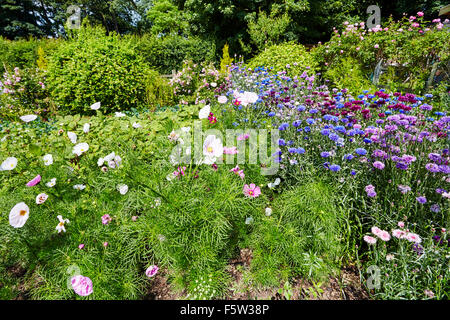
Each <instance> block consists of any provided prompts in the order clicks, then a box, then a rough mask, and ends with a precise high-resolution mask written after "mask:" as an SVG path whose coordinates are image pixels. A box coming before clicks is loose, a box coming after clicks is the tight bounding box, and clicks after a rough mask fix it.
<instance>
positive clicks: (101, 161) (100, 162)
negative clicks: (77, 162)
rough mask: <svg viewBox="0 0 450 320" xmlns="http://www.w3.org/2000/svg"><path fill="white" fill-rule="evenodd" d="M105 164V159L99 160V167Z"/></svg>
mask: <svg viewBox="0 0 450 320" xmlns="http://www.w3.org/2000/svg"><path fill="white" fill-rule="evenodd" d="M104 163H105V159H103V158H99V159H98V160H97V165H98V166H99V167H101V166H102V165H103V164H104Z"/></svg>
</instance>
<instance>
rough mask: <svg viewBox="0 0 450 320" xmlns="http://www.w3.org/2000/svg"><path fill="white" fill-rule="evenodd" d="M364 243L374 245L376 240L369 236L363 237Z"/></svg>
mask: <svg viewBox="0 0 450 320" xmlns="http://www.w3.org/2000/svg"><path fill="white" fill-rule="evenodd" d="M364 241H365V242H367V243H368V244H375V243H376V242H377V239H375V238H374V237H371V236H364Z"/></svg>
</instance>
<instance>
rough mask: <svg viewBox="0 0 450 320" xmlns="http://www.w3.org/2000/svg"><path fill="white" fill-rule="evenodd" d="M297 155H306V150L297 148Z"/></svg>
mask: <svg viewBox="0 0 450 320" xmlns="http://www.w3.org/2000/svg"><path fill="white" fill-rule="evenodd" d="M297 153H298V154H304V153H305V149H303V148H297Z"/></svg>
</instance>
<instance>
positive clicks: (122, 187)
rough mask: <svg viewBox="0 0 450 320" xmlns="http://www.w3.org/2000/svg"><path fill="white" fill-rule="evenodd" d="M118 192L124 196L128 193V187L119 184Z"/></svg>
mask: <svg viewBox="0 0 450 320" xmlns="http://www.w3.org/2000/svg"><path fill="white" fill-rule="evenodd" d="M117 190H118V191H119V192H120V194H122V195H124V194H126V193H127V192H128V186H127V185H126V184H119V185H118V186H117Z"/></svg>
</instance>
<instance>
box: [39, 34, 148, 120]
mask: <svg viewBox="0 0 450 320" xmlns="http://www.w3.org/2000/svg"><path fill="white" fill-rule="evenodd" d="M149 73H150V70H149V68H148V66H147V64H146V63H145V62H144V61H143V59H142V58H141V57H140V56H139V55H138V53H137V51H136V50H135V47H134V44H133V43H132V41H131V39H129V38H120V36H118V35H116V34H112V35H109V36H106V35H105V31H104V30H103V29H101V28H98V27H83V28H81V29H79V30H77V31H75V33H74V34H73V36H72V37H70V38H69V39H68V40H67V41H66V42H65V43H64V45H62V46H59V47H58V48H57V49H56V50H55V51H54V52H53V54H52V55H51V56H50V58H49V66H48V83H49V89H50V91H51V96H52V98H53V99H54V100H55V102H56V103H57V104H59V105H60V106H61V107H62V108H64V110H66V111H68V112H71V113H86V112H89V111H90V109H89V106H90V105H92V104H93V103H95V102H97V101H100V102H101V104H102V110H103V111H104V112H112V111H118V110H127V109H130V108H132V107H135V108H136V107H140V106H143V105H144V103H145V99H146V86H147V81H148V76H149ZM66 108H67V109H66Z"/></svg>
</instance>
